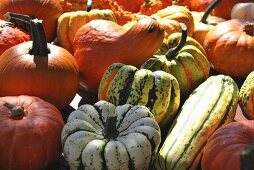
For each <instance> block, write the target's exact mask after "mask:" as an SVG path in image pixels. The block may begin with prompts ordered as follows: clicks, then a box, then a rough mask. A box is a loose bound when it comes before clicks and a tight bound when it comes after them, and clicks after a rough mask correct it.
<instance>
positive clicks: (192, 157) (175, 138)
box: [154, 75, 239, 170]
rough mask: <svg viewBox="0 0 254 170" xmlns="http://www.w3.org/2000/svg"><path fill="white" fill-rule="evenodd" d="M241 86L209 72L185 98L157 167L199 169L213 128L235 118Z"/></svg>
mask: <svg viewBox="0 0 254 170" xmlns="http://www.w3.org/2000/svg"><path fill="white" fill-rule="evenodd" d="M238 95H239V89H238V87H237V84H236V83H235V82H234V80H233V79H232V78H231V77H229V76H226V75H216V76H210V77H209V78H208V79H207V80H206V81H205V82H203V83H202V84H200V85H199V86H198V87H197V88H196V89H195V90H194V91H193V93H192V94H191V95H190V97H189V98H188V99H187V100H186V101H185V103H184V105H183V106H182V107H181V110H180V113H179V115H178V117H177V119H175V122H174V125H172V128H171V129H170V130H169V132H168V136H167V137H166V140H165V141H164V143H163V145H162V147H161V148H160V150H159V153H158V155H157V156H156V159H155V161H154V169H156V170H162V169H163V170H182V169H196V168H197V166H198V164H199V163H200V158H201V156H202V150H203V148H204V146H205V144H206V141H207V139H208V137H209V136H210V135H211V134H213V132H214V131H215V130H216V129H218V128H220V127H222V126H224V125H225V124H228V123H229V122H232V121H233V120H234V116H235V112H236V108H237V103H238Z"/></svg>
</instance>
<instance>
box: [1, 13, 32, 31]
mask: <svg viewBox="0 0 254 170" xmlns="http://www.w3.org/2000/svg"><path fill="white" fill-rule="evenodd" d="M34 18H35V17H32V16H30V15H23V14H17V13H13V12H7V13H6V14H4V19H5V20H6V21H9V22H11V23H14V24H15V25H16V26H18V27H20V28H22V29H24V30H25V31H27V32H30V20H31V19H34Z"/></svg>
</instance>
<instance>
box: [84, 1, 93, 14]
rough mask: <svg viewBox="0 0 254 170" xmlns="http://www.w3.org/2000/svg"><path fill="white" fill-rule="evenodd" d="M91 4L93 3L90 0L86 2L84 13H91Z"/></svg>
mask: <svg viewBox="0 0 254 170" xmlns="http://www.w3.org/2000/svg"><path fill="white" fill-rule="evenodd" d="M92 4H93V1H92V0H87V3H86V11H87V12H89V11H91V9H92Z"/></svg>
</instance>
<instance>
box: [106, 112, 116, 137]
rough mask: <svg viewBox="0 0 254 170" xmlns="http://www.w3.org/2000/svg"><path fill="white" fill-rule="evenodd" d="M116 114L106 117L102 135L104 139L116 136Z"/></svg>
mask: <svg viewBox="0 0 254 170" xmlns="http://www.w3.org/2000/svg"><path fill="white" fill-rule="evenodd" d="M116 119H117V117H116V116H109V117H107V120H106V124H105V128H104V132H103V134H104V137H105V138H106V139H115V138H117V136H118V134H119V132H118V130H117V128H116Z"/></svg>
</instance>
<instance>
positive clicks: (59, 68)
mask: <svg viewBox="0 0 254 170" xmlns="http://www.w3.org/2000/svg"><path fill="white" fill-rule="evenodd" d="M30 24H31V28H32V29H31V32H32V39H33V41H28V42H24V43H21V44H18V45H16V46H13V47H11V48H9V49H8V50H6V51H5V52H4V53H3V54H2V55H1V56H0V63H1V64H0V82H1V83H0V96H11V95H14V96H15V95H21V94H26V95H32V96H37V97H40V98H42V99H43V100H46V101H48V102H50V103H52V104H54V105H55V106H57V107H58V108H59V109H62V108H64V107H66V106H67V105H69V103H70V102H71V101H72V99H73V98H74V96H75V94H76V92H77V89H78V81H79V71H78V66H77V63H76V61H75V59H74V57H73V56H72V55H71V54H70V53H69V52H68V51H67V50H65V49H64V48H62V47H59V46H56V45H53V44H50V43H47V41H46V37H45V33H44V29H43V25H42V21H41V20H38V19H33V20H31V21H30Z"/></svg>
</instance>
